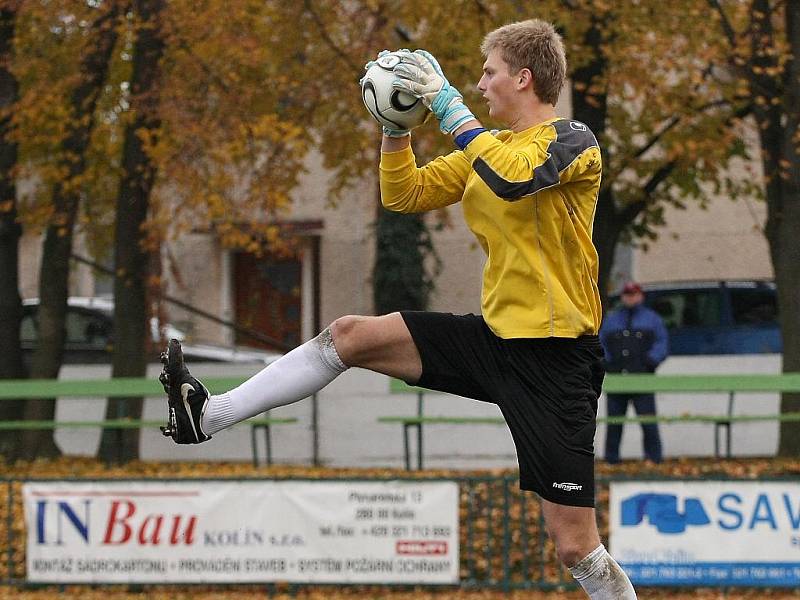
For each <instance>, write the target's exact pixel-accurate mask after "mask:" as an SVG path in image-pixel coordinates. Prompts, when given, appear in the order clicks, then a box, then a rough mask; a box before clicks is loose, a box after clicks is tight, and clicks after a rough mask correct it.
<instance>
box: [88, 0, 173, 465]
mask: <svg viewBox="0 0 800 600" xmlns="http://www.w3.org/2000/svg"><path fill="white" fill-rule="evenodd" d="M134 5H135V11H136V15H137V17H138V19H139V21H140V22H141V24H142V27H141V29H140V30H139V34H138V36H137V38H136V43H135V46H134V51H133V74H132V77H131V110H133V111H134V114H135V117H134V119H133V121H132V122H131V123H130V124H129V125H128V127H127V129H126V131H125V141H124V144H123V155H122V167H123V175H122V179H121V181H120V188H119V194H118V196H117V223H116V238H115V241H114V265H115V277H114V358H113V363H112V376H113V377H143V376H144V375H145V374H146V371H147V355H146V343H145V336H146V335H148V327H147V304H146V292H147V274H148V273H147V266H148V253H147V251H146V250H145V248H144V239H143V227H144V223H145V220H146V218H147V210H148V205H149V200H150V192H151V190H152V188H153V181H154V179H155V175H156V167H155V165H154V164H153V163H152V161H151V160H150V158H149V157H148V156H147V154H146V152H145V149H144V146H143V143H142V134H144V133H145V132H147V133H148V134H149V135H155V134H157V130H158V128H159V126H160V122H159V119H158V99H159V88H158V85H159V77H160V66H159V63H160V60H161V56H162V54H163V51H164V42H163V40H162V39H161V32H160V30H159V22H160V13H161V11H162V10H163V6H164V2H163V0H136V2H135V3H134ZM141 415H142V399H141V398H137V397H131V398H118V399H115V400H111V401H109V405H108V410H107V411H106V417H107V418H124V417H129V418H132V419H138V418H141ZM140 437H141V432H140V431H139V430H138V429H127V430H114V431H111V430H105V431H103V436H102V438H101V441H100V456H101V457H102V458H103V459H105V460H106V461H107V462H114V461H119V462H124V461H128V460H134V459H137V458H138V457H139V439H140Z"/></svg>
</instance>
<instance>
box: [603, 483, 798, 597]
mask: <svg viewBox="0 0 800 600" xmlns="http://www.w3.org/2000/svg"><path fill="white" fill-rule="evenodd" d="M610 488H611V489H610V500H609V503H610V514H609V519H610V547H611V552H612V554H613V555H614V558H615V559H616V560H617V561H618V562H619V563H620V564H621V565H622V567H623V568H624V569H625V571H626V572H627V573H628V575H629V576H630V577H631V580H632V581H633V582H634V583H640V584H644V585H709V586H726V585H742V586H792V587H794V586H798V585H800V531H798V528H800V482H796V481H790V482H760V481H698V482H694V481H661V482H612V483H611V486H610Z"/></svg>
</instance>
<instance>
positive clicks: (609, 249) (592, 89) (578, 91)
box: [570, 17, 627, 306]
mask: <svg viewBox="0 0 800 600" xmlns="http://www.w3.org/2000/svg"><path fill="white" fill-rule="evenodd" d="M603 21H604V20H603V19H600V18H598V17H595V18H593V20H592V26H591V27H590V28H589V29H587V31H586V33H585V34H584V44H585V45H586V46H588V47H591V48H594V49H595V51H594V52H593V53H592V57H593V58H592V59H591V60H590V61H589V62H588V63H586V64H585V65H583V66H581V67H578V68H577V69H575V71H574V72H573V73H572V77H571V81H572V87H571V90H570V91H571V99H572V117H573V118H574V119H576V120H578V121H581V122H582V123H585V124H586V125H587V126H588V127H589V129H591V130H592V132H593V133H594V135H595V136H596V137H597V139H598V141H599V142H600V152H601V154H602V158H603V165H605V166H607V165H608V164H609V160H610V158H609V154H608V150H607V148H606V146H605V144H603V139H604V138H605V133H606V117H607V115H608V97H607V94H606V83H605V80H606V76H607V75H606V72H607V70H608V61H607V59H606V57H605V53H604V52H603V51H602V48H603V31H604V29H605V23H604V22H603ZM625 225H627V223H621V222H620V218H619V215H618V212H617V208H616V204H615V199H614V192H613V191H612V189H611V186H610V185H608V184H607V185H604V186H603V187H602V189H601V190H600V195H599V196H598V198H597V210H596V211H595V218H594V229H593V232H592V241H593V242H594V245H595V248H597V254H598V258H599V261H600V269H599V277H598V287H599V289H600V296H601V300H602V302H603V306H605V305H606V299H607V297H608V293H609V285H610V279H611V270H612V268H613V266H614V251H615V249H616V247H617V243H618V242H619V237H620V234H621V233H622V231H623V229H624V228H625Z"/></svg>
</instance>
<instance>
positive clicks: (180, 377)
mask: <svg viewBox="0 0 800 600" xmlns="http://www.w3.org/2000/svg"><path fill="white" fill-rule="evenodd" d="M161 362H162V363H164V368H163V369H162V370H161V375H159V376H158V380H159V381H160V382H161V384H162V385H163V386H164V391H165V392H167V401H168V405H169V415H168V417H167V425H166V427H162V428H161V433H163V434H164V435H165V436H167V437H171V438H172V439H173V441H174V442H175V443H176V444H199V443H201V442H205V441H206V440H210V439H211V436H210V435H206V433H205V432H204V431H203V426H202V419H203V413H205V412H206V406H208V399H209V396H210V394H209V393H208V390H207V389H206V386H204V385H203V384H202V383H201V382H200V381H199V380H197V379H195V378H194V377H192V376H191V374H190V373H189V369H187V368H186V364H185V363H184V362H183V351H182V350H181V343H180V342H179V341H178V340H175V339H172V340H170V341H169V344H168V345H167V350H166V351H165V352H162V353H161Z"/></svg>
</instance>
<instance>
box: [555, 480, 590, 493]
mask: <svg viewBox="0 0 800 600" xmlns="http://www.w3.org/2000/svg"><path fill="white" fill-rule="evenodd" d="M553 487H554V488H556V489H557V490H564V491H565V492H575V491H580V490H582V489H583V486H582V485H579V484H577V483H569V482H567V481H565V482H564V483H556V482H553Z"/></svg>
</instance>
